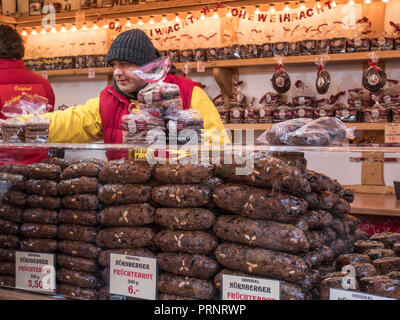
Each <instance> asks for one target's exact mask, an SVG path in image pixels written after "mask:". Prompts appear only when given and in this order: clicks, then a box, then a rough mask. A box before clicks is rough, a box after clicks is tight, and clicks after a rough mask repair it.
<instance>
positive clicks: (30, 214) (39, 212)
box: [22, 208, 58, 224]
mask: <svg viewBox="0 0 400 320" xmlns="http://www.w3.org/2000/svg"><path fill="white" fill-rule="evenodd" d="M57 216H58V213H57V211H55V210H47V209H40V208H33V209H26V210H25V211H24V212H23V214H22V219H23V220H24V222H32V223H45V224H57V223H58V219H57Z"/></svg>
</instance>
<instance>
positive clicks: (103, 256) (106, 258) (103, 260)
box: [97, 248, 156, 267]
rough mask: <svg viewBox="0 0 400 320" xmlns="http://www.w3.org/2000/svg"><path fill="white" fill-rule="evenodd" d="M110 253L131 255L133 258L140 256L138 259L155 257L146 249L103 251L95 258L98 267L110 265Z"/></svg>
mask: <svg viewBox="0 0 400 320" xmlns="http://www.w3.org/2000/svg"><path fill="white" fill-rule="evenodd" d="M110 253H118V254H126V255H133V256H140V257H148V258H155V257H156V255H155V254H154V253H153V252H151V251H150V250H147V249H141V248H137V249H112V250H103V251H101V252H100V253H99V256H98V258H97V260H98V262H99V264H100V265H102V266H103V267H108V265H109V263H110Z"/></svg>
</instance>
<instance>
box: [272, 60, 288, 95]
mask: <svg viewBox="0 0 400 320" xmlns="http://www.w3.org/2000/svg"><path fill="white" fill-rule="evenodd" d="M275 59H276V61H277V62H278V65H277V66H276V67H275V72H274V75H273V76H272V78H271V81H272V87H273V88H274V90H275V91H277V92H279V93H285V92H287V91H289V89H290V86H291V82H290V77H289V74H288V73H287V72H286V71H284V69H283V56H276V57H275Z"/></svg>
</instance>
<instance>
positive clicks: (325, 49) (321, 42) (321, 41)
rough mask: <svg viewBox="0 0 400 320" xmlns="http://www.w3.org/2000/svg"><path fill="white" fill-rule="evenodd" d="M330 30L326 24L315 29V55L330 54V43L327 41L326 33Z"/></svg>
mask: <svg viewBox="0 0 400 320" xmlns="http://www.w3.org/2000/svg"><path fill="white" fill-rule="evenodd" d="M329 30H330V28H329V25H328V24H327V23H323V24H320V25H319V26H318V27H317V32H316V35H315V37H316V38H317V39H316V41H315V47H316V53H317V54H324V53H325V54H327V53H329V52H330V41H329V39H328V32H329Z"/></svg>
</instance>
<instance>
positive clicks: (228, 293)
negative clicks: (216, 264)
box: [221, 274, 281, 300]
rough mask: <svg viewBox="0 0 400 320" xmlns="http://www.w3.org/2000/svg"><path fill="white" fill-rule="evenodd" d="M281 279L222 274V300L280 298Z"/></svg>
mask: <svg viewBox="0 0 400 320" xmlns="http://www.w3.org/2000/svg"><path fill="white" fill-rule="evenodd" d="M280 293H281V289H280V281H278V280H269V279H261V278H251V277H241V276H233V275H228V274H223V275H222V281H221V299H222V300H280Z"/></svg>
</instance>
